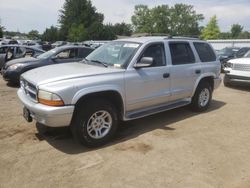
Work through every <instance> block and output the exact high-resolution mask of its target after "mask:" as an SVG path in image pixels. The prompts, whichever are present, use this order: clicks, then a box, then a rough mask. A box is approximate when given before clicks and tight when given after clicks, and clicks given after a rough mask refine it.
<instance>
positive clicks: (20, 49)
mask: <svg viewBox="0 0 250 188" xmlns="http://www.w3.org/2000/svg"><path fill="white" fill-rule="evenodd" d="M24 55H25V48H23V47H17V48H16V57H22V56H24Z"/></svg>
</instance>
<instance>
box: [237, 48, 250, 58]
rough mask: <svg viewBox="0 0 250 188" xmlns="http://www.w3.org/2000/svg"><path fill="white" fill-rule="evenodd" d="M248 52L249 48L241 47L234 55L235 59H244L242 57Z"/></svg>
mask: <svg viewBox="0 0 250 188" xmlns="http://www.w3.org/2000/svg"><path fill="white" fill-rule="evenodd" d="M249 50H250V47H242V48H240V49H239V51H238V52H236V54H235V58H241V57H244V55H245V54H246V53H247V52H248V51H249Z"/></svg>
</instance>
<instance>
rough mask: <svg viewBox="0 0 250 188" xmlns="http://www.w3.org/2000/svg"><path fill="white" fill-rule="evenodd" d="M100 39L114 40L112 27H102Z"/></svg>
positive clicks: (108, 25) (114, 35)
mask: <svg viewBox="0 0 250 188" xmlns="http://www.w3.org/2000/svg"><path fill="white" fill-rule="evenodd" d="M100 39H105V40H114V39H116V34H115V31H114V27H113V26H112V25H110V24H107V25H104V26H103V28H102V31H101V33H100Z"/></svg>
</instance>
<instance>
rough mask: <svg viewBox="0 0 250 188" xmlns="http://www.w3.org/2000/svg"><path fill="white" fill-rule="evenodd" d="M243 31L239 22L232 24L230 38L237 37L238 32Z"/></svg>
mask: <svg viewBox="0 0 250 188" xmlns="http://www.w3.org/2000/svg"><path fill="white" fill-rule="evenodd" d="M242 31H243V27H242V26H241V25H240V24H233V25H232V26H231V35H232V38H234V39H235V38H238V37H239V35H240V33H241V32H242Z"/></svg>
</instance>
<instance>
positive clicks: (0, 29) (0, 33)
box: [0, 25, 3, 38]
mask: <svg viewBox="0 0 250 188" xmlns="http://www.w3.org/2000/svg"><path fill="white" fill-rule="evenodd" d="M0 38H3V29H2V26H1V25H0Z"/></svg>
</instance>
